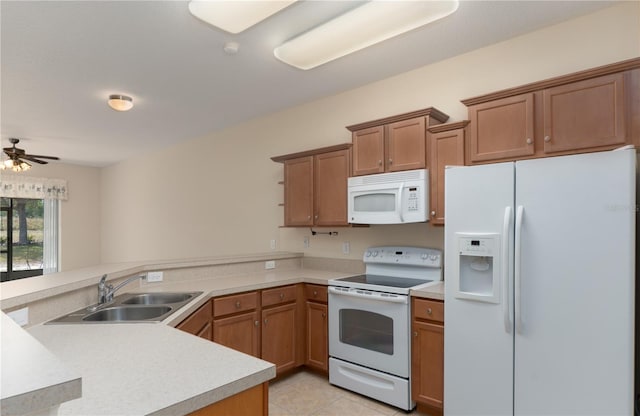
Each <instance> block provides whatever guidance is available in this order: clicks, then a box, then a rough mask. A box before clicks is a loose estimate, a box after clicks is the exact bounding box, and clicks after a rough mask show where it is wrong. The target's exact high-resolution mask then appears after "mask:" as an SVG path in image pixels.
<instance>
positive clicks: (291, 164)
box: [284, 156, 313, 226]
mask: <svg viewBox="0 0 640 416" xmlns="http://www.w3.org/2000/svg"><path fill="white" fill-rule="evenodd" d="M284 186H285V188H284V225H287V226H304V225H308V226H311V225H313V217H312V215H313V157H312V156H308V157H301V158H298V159H290V160H287V161H285V162H284Z"/></svg>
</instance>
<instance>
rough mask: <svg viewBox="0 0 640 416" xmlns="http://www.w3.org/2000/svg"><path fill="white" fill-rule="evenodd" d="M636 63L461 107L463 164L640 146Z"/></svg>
mask: <svg viewBox="0 0 640 416" xmlns="http://www.w3.org/2000/svg"><path fill="white" fill-rule="evenodd" d="M639 68H640V59H632V60H628V61H623V62H619V63H616V64H611V65H607V66H603V67H599V68H594V69H590V70H587V71H582V72H577V73H574V74H569V75H565V76H562V77H557V78H552V79H548V80H544V81H540V82H536V83H532V84H527V85H524V86H521V87H517V88H512V89H509V90H503V91H498V92H495V93H492V94H487V95H484V96H480V97H475V98H470V99H467V100H463V101H462V102H463V103H464V104H465V105H466V106H467V107H468V111H469V120H470V121H471V123H470V126H469V138H468V141H467V144H466V151H465V152H466V163H467V164H477V163H488V162H495V161H506V160H518V159H528V158H536V157H546V156H556V155H563V154H571V153H583V152H593V151H600V150H609V149H614V148H616V147H619V146H623V145H625V144H635V145H638V144H640V116H638V113H639V112H640V69H639Z"/></svg>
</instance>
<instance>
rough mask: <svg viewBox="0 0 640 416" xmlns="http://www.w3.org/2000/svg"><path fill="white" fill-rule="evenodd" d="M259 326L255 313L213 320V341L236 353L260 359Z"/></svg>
mask: <svg viewBox="0 0 640 416" xmlns="http://www.w3.org/2000/svg"><path fill="white" fill-rule="evenodd" d="M259 325H260V321H259V320H258V313H257V312H251V313H245V314H242V315H236V316H231V317H229V318H220V319H215V320H214V321H213V340H214V341H215V342H217V343H218V344H222V345H224V346H226V347H229V348H233V349H234V350H236V351H240V352H244V353H245V354H249V355H253V356H254V357H260V355H259V354H260V332H259V330H260V327H259Z"/></svg>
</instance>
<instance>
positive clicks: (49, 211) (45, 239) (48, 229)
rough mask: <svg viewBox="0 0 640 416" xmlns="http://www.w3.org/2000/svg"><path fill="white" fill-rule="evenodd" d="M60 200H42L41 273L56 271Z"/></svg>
mask: <svg viewBox="0 0 640 416" xmlns="http://www.w3.org/2000/svg"><path fill="white" fill-rule="evenodd" d="M59 205H60V202H59V201H58V200H57V199H45V200H44V230H43V235H42V273H43V274H48V273H55V272H57V271H58V246H59V244H58V219H59V218H60V217H59V212H60V211H59Z"/></svg>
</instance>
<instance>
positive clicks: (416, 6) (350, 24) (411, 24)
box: [273, 0, 458, 69]
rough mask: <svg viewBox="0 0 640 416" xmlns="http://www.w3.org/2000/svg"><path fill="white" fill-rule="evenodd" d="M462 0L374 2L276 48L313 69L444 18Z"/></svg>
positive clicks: (292, 62)
mask: <svg viewBox="0 0 640 416" xmlns="http://www.w3.org/2000/svg"><path fill="white" fill-rule="evenodd" d="M457 9H458V0H445V1H375V0H374V1H370V2H368V3H366V4H364V5H362V6H360V7H357V8H355V9H353V10H350V11H348V12H347V13H345V14H343V15H341V16H338V17H336V18H335V19H333V20H330V21H328V22H327V23H324V24H322V25H320V26H318V27H316V28H314V29H311V30H310V31H308V32H305V33H303V34H302V35H300V36H298V37H296V38H293V39H291V40H289V41H287V42H285V43H284V44H282V45H280V46H278V47H277V48H276V49H274V51H273V54H274V55H275V56H276V58H278V59H279V60H281V61H282V62H284V63H286V64H289V65H291V66H295V67H296V68H300V69H311V68H315V67H316V66H319V65H322V64H324V63H327V62H330V61H333V60H334V59H337V58H340V57H343V56H345V55H348V54H350V53H353V52H356V51H359V50H360V49H364V48H366V47H368V46H371V45H375V44H376V43H379V42H382V41H383V40H387V39H390V38H392V37H394V36H398V35H400V34H402V33H405V32H408V31H410V30H413V29H416V28H419V27H420V26H424V25H426V24H428V23H431V22H433V21H436V20H438V19H442V18H443V17H445V16H448V15H450V14H451V13H453V12H455V11H456V10H457Z"/></svg>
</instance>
